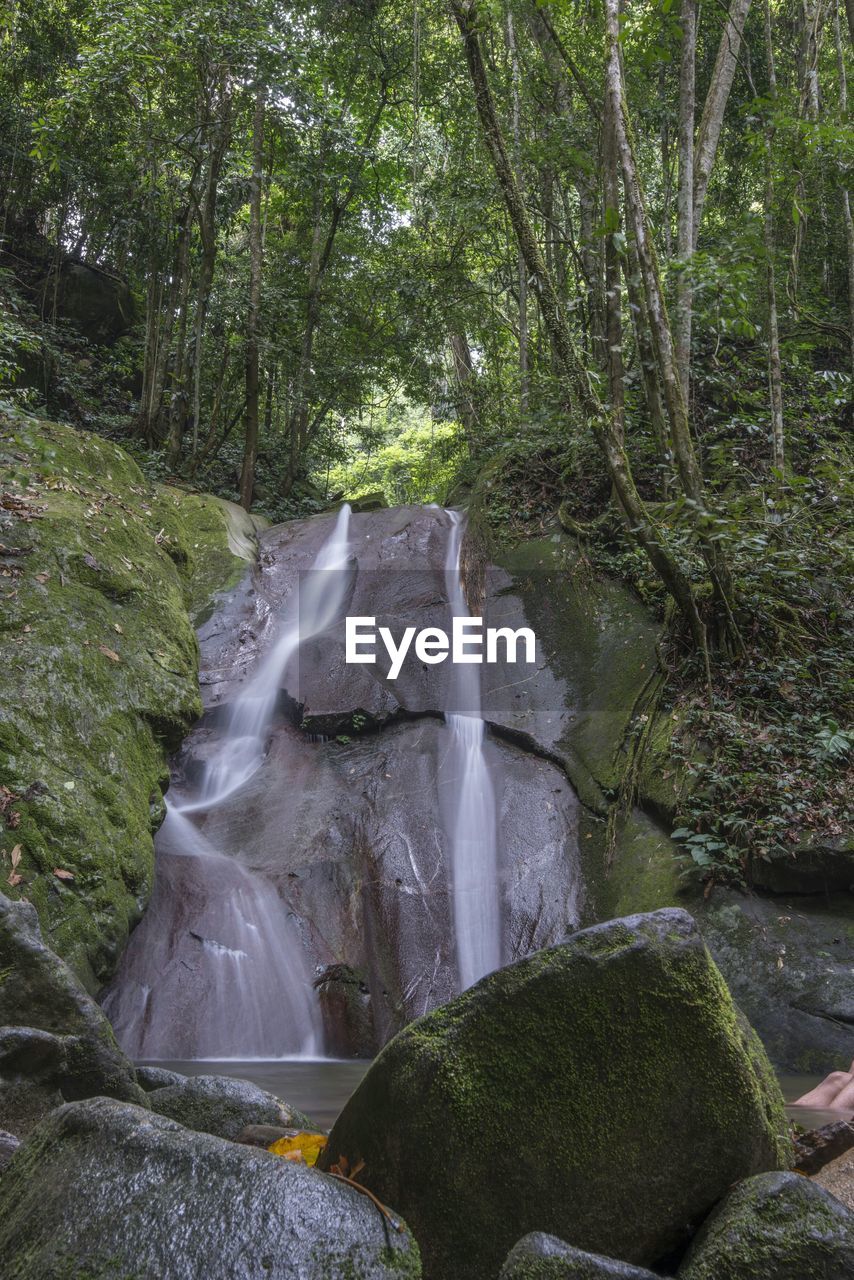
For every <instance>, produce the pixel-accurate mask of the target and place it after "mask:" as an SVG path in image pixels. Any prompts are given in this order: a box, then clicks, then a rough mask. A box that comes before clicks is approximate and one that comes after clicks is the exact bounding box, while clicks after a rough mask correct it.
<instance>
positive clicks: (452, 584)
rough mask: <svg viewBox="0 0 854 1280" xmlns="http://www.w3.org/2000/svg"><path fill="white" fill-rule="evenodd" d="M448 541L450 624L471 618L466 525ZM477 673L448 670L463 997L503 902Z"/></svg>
mask: <svg viewBox="0 0 854 1280" xmlns="http://www.w3.org/2000/svg"><path fill="white" fill-rule="evenodd" d="M448 515H449V516H450V519H451V534H450V537H449V539H448V550H447V556H446V559H445V574H446V578H447V591H448V601H449V604H450V609H451V614H452V616H453V617H460V618H467V617H470V616H471V615H470V613H469V610H468V605H467V603H466V598H465V589H464V584H463V576H462V564H461V560H462V547H463V538H464V535H465V521H464V519H463V517H462V516H461V515H460V513H459V512H458V511H449V512H448ZM480 670H481V668H480V666H479V665H476V664H474V663H458V664H456V665H455V666H454V668H453V682H452V697H451V701H452V703H453V705H455V706H457V707H458V708H459V711H457V712H448V713H447V714H446V716H445V720H446V722H447V726H448V732H449V734H450V748H449V752H448V760H447V765H448V768H449V772H450V774H451V777H452V779H453V781H454V784H455V787H456V789H457V795H456V797H455V800H454V801H453V803H452V806H451V821H450V823H449V826H450V830H449V831H448V839H449V846H450V861H451V866H450V873H451V892H452V899H453V907H454V934H455V938H456V950H457V965H458V969H459V979H460V987H461V989H463V990H465V988H466V987H470V986H471V985H472V984H473V983H475V982H477V981H478V979H479V978H482V977H483V976H484V975H485V974H487V973H492V971H493V970H494V969H497V968H499V966H500V964H501V901H500V885H499V875H498V815H497V812H496V797H495V791H494V788H493V785H492V779H491V777H490V775H489V768H488V766H487V761H486V754H485V750H484V740H485V737H486V723H485V721H484V720H483V719H482V718H481V716H480V714H479V713H480V709H481V693H480Z"/></svg>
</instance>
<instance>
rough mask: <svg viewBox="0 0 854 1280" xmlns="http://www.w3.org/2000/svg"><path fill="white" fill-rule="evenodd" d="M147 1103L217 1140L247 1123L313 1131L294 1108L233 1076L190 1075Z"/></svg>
mask: <svg viewBox="0 0 854 1280" xmlns="http://www.w3.org/2000/svg"><path fill="white" fill-rule="evenodd" d="M148 1100H149V1103H150V1104H151V1109H152V1111H156V1112H157V1114H158V1115H161V1116H168V1118H169V1119H170V1120H177V1122H178V1123H179V1124H183V1125H186V1127H187V1128H188V1129H195V1130H197V1131H198V1132H199V1133H212V1134H215V1135H216V1136H217V1137H218V1138H230V1139H234V1138H236V1137H237V1135H238V1133H240V1131H241V1130H242V1129H243V1128H244V1127H245V1126H246V1125H248V1124H270V1125H277V1126H280V1127H282V1128H286V1129H287V1128H296V1129H313V1128H314V1125H313V1124H312V1122H311V1121H310V1120H309V1119H308V1117H307V1116H304V1115H303V1114H302V1112H301V1111H297V1110H296V1108H295V1107H289V1106H288V1104H287V1103H286V1102H281V1101H280V1100H279V1099H278V1098H275V1097H273V1095H272V1093H267V1092H266V1091H265V1090H264V1089H259V1088H258V1086H257V1085H255V1084H252V1083H251V1081H249V1080H237V1079H235V1078H233V1077H232V1076H187V1077H186V1078H185V1079H183V1080H182V1081H181V1083H180V1084H172V1085H167V1086H166V1087H165V1088H163V1089H155V1090H154V1091H153V1092H152V1093H150V1094H149V1095H148Z"/></svg>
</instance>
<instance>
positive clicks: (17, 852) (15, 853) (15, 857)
mask: <svg viewBox="0 0 854 1280" xmlns="http://www.w3.org/2000/svg"><path fill="white" fill-rule="evenodd" d="M20 861H21V846H20V845H19V844H16V845H15V847H14V849H13V850H12V866H13V867H17V865H18V863H19V862H20Z"/></svg>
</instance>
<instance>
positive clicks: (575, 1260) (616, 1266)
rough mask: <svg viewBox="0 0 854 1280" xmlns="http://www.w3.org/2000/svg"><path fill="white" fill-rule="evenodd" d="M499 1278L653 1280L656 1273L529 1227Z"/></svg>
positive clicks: (516, 1245)
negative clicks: (528, 1231)
mask: <svg viewBox="0 0 854 1280" xmlns="http://www.w3.org/2000/svg"><path fill="white" fill-rule="evenodd" d="M498 1280H655V1276H654V1275H653V1273H652V1272H651V1271H647V1270H646V1269H645V1268H644V1267H633V1266H632V1265H631V1263H630V1262H619V1261H618V1260H617V1259H616V1258H605V1257H603V1256H602V1254H601V1253H585V1252H584V1250H583V1249H576V1248H575V1247H574V1246H573V1245H571V1244H566V1243H565V1242H564V1241H563V1240H558V1238H557V1237H556V1236H547V1235H546V1234H545V1233H544V1232H542V1231H532V1232H531V1234H530V1235H527V1236H523V1237H522V1239H521V1240H520V1241H519V1242H518V1244H515V1245H514V1246H513V1248H512V1249H511V1250H510V1252H509V1254H508V1255H507V1260H506V1261H505V1263H504V1266H503V1267H502V1268H501V1273H500V1275H499V1277H498Z"/></svg>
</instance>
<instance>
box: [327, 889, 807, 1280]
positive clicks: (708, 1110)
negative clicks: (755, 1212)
mask: <svg viewBox="0 0 854 1280" xmlns="http://www.w3.org/2000/svg"><path fill="white" fill-rule="evenodd" d="M785 1132H786V1122H785V1116H784V1111H783V1100H782V1097H781V1095H780V1091H779V1087H778V1085H777V1083H776V1080H775V1079H774V1077H773V1073H772V1072H771V1069H770V1066H769V1064H768V1061H767V1059H766V1058H765V1055H764V1053H763V1051H762V1049H761V1046H760V1045H759V1042H758V1040H757V1039H756V1037H755V1036H754V1035H753V1033H752V1032H751V1031H750V1029H749V1028H748V1027H747V1026H746V1024H744V1022H743V1020H741V1019H740V1017H739V1015H738V1013H737V1010H736V1009H735V1007H734V1005H733V1003H732V1000H731V998H730V996H729V993H728V991H727V989H726V987H725V985H724V983H723V981H722V980H721V977H720V974H719V973H718V971H717V969H716V968H715V967H714V965H713V963H712V962H711V959H710V957H709V955H708V952H707V951H706V949H705V947H704V946H703V943H702V940H701V939H700V936H699V934H698V932H697V929H696V926H695V924H694V922H693V920H692V919H691V917H690V916H688V915H687V914H686V913H685V912H683V911H678V910H673V909H670V910H664V911H657V912H653V913H651V914H650V915H646V916H634V917H629V918H627V919H623V920H613V921H610V922H609V923H607V924H603V925H598V926H596V927H594V928H592V929H587V930H584V931H583V932H581V933H578V934H576V935H574V937H572V938H570V939H569V940H568V941H567V942H566V943H565V944H564V945H562V946H558V947H554V948H552V949H550V950H548V951H542V952H539V953H537V954H536V955H533V956H531V957H529V958H528V959H527V960H522V961H520V962H519V963H517V964H515V965H512V966H510V967H509V968H506V969H504V970H501V971H500V972H498V973H495V974H492V975H491V976H489V977H487V978H484V979H483V980H482V981H481V982H479V983H478V984H477V985H476V986H474V987H473V988H471V989H470V990H469V991H467V992H465V993H464V994H463V995H462V996H459V997H458V998H457V999H455V1000H453V1001H452V1002H451V1003H450V1004H448V1005H446V1006H445V1007H444V1008H441V1009H437V1010H435V1011H434V1012H433V1013H430V1014H427V1015H426V1016H425V1017H424V1018H421V1019H420V1020H419V1021H417V1022H415V1023H413V1024H412V1025H410V1026H409V1027H407V1028H406V1029H405V1030H404V1031H402V1032H401V1033H400V1034H399V1035H398V1036H397V1037H396V1038H395V1039H394V1040H393V1041H392V1042H391V1043H390V1044H389V1045H387V1046H386V1048H385V1050H384V1051H383V1053H382V1054H381V1055H380V1056H379V1058H378V1059H377V1060H376V1062H375V1063H374V1064H373V1066H372V1067H371V1068H370V1069H369V1071H368V1073H367V1075H366V1076H365V1078H364V1080H363V1081H362V1083H361V1085H360V1086H359V1087H358V1089H357V1090H356V1091H355V1093H354V1094H353V1096H352V1097H351V1098H350V1100H349V1102H348V1103H347V1104H346V1106H345V1107H344V1110H343V1112H342V1113H341V1115H340V1116H339V1118H338V1120H337V1121H336V1123H335V1125H334V1127H333V1129H332V1133H331V1135H330V1139H329V1145H328V1147H327V1149H326V1151H325V1152H324V1153H323V1154H322V1156H321V1163H322V1164H323V1167H324V1168H329V1167H331V1165H332V1163H333V1162H334V1161H336V1160H337V1159H338V1158H339V1157H340V1156H342V1155H345V1156H346V1157H347V1158H348V1160H350V1161H351V1162H355V1161H357V1160H364V1162H365V1169H364V1172H363V1174H362V1175H361V1176H362V1177H363V1178H364V1180H365V1183H366V1185H367V1186H368V1187H369V1188H370V1189H371V1190H372V1191H373V1192H374V1193H375V1194H376V1195H377V1196H379V1198H380V1199H381V1200H383V1201H384V1202H385V1203H390V1204H395V1205H399V1206H400V1208H401V1210H402V1211H403V1212H404V1213H406V1215H407V1218H408V1220H409V1221H410V1223H411V1224H412V1228H413V1230H414V1231H415V1233H416V1235H417V1237H418V1240H419V1242H420V1244H421V1248H422V1251H423V1255H424V1266H425V1275H427V1276H429V1277H431V1280H445V1277H448V1276H453V1277H454V1280H493V1278H494V1276H495V1275H496V1273H497V1271H498V1269H499V1267H500V1265H501V1263H502V1261H503V1259H504V1258H505V1257H506V1255H507V1252H508V1250H509V1249H510V1248H511V1246H512V1245H513V1244H514V1242H515V1241H517V1240H518V1239H519V1238H520V1237H521V1236H523V1235H525V1234H526V1233H527V1232H529V1231H532V1230H543V1231H548V1232H550V1233H553V1234H554V1235H557V1236H559V1237H561V1238H563V1239H567V1240H571V1241H573V1242H574V1243H575V1244H576V1245H577V1247H579V1248H582V1249H586V1250H589V1251H591V1252H598V1253H603V1254H605V1255H607V1256H611V1257H618V1258H623V1259H625V1260H626V1261H629V1262H633V1263H638V1264H642V1265H648V1264H650V1263H652V1262H655V1261H656V1260H657V1259H659V1258H661V1257H662V1256H664V1255H665V1254H667V1253H669V1252H670V1251H672V1250H674V1249H676V1248H678V1247H679V1246H680V1245H683V1244H684V1243H686V1241H687V1239H688V1238H689V1236H690V1231H691V1224H697V1223H699V1222H700V1221H701V1219H702V1218H703V1216H704V1215H705V1214H706V1213H708V1211H709V1210H710V1209H711V1208H712V1206H713V1205H714V1204H715V1203H716V1202H717V1201H718V1200H719V1199H720V1197H721V1196H722V1195H723V1194H724V1192H725V1191H726V1189H727V1188H728V1187H729V1186H730V1185H731V1184H732V1183H733V1181H735V1180H736V1179H738V1178H741V1177H746V1176H748V1175H749V1174H751V1173H755V1172H758V1171H759V1170H762V1169H769V1168H779V1167H782V1166H785V1165H786V1164H787V1163H788V1160H789V1156H790V1150H789V1146H788V1141H787V1139H786V1137H785ZM674 1133H678V1134H679V1142H678V1143H674V1141H673V1134H674Z"/></svg>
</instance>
